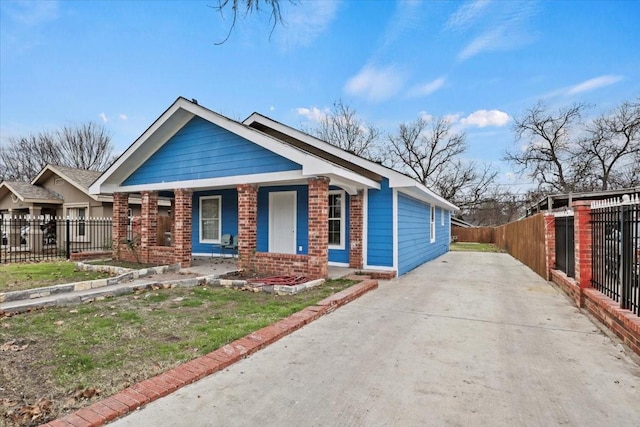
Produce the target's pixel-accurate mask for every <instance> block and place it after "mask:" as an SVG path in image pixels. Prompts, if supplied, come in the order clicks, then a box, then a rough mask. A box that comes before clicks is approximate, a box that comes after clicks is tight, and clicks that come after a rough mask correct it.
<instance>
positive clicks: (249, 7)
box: [210, 0, 296, 45]
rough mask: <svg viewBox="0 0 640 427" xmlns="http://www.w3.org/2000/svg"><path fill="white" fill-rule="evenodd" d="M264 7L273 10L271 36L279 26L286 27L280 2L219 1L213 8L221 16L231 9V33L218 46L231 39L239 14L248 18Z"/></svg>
mask: <svg viewBox="0 0 640 427" xmlns="http://www.w3.org/2000/svg"><path fill="white" fill-rule="evenodd" d="M289 2H290V3H294V4H295V3H296V1H295V0H289ZM261 3H262V5H266V6H267V8H268V9H271V12H270V15H271V16H270V20H272V21H273V26H272V27H271V34H273V30H275V28H276V26H277V25H278V24H281V25H284V20H283V19H282V12H281V10H280V0H218V5H217V6H210V7H213V8H214V9H215V10H216V11H218V12H220V14H221V15H223V14H224V11H225V10H226V9H227V8H228V7H230V8H231V18H232V21H231V27H229V32H228V33H227V36H226V37H225V38H224V40H222V41H221V42H218V43H216V45H221V44H224V43H225V42H226V41H227V40H229V37H231V32H232V31H233V29H234V28H235V26H236V22H237V20H238V13H241V14H243V18H246V17H247V16H248V15H250V14H252V13H254V12H259V11H260V10H262V9H261Z"/></svg>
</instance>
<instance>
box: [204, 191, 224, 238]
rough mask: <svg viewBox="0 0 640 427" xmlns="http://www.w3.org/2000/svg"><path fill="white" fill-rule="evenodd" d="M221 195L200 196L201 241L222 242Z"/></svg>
mask: <svg viewBox="0 0 640 427" xmlns="http://www.w3.org/2000/svg"><path fill="white" fill-rule="evenodd" d="M221 207H222V203H221V197H220V196H205V197H201V198H200V241H201V242H204V243H220V227H221Z"/></svg>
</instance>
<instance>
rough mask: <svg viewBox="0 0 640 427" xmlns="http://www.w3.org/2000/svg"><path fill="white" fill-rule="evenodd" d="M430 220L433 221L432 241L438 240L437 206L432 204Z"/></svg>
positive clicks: (431, 229)
mask: <svg viewBox="0 0 640 427" xmlns="http://www.w3.org/2000/svg"><path fill="white" fill-rule="evenodd" d="M429 222H430V223H431V227H430V236H431V243H433V242H435V241H436V207H435V206H433V205H432V206H431V215H430V217H429Z"/></svg>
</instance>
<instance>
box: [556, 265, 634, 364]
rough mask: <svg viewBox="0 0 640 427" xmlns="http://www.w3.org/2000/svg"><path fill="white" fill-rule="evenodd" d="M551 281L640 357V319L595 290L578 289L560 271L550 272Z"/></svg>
mask: <svg viewBox="0 0 640 427" xmlns="http://www.w3.org/2000/svg"><path fill="white" fill-rule="evenodd" d="M551 280H552V281H553V283H555V284H556V285H558V286H559V287H560V288H561V289H562V290H563V291H564V292H565V293H566V294H567V295H569V297H570V298H571V299H572V300H573V302H574V303H575V304H576V306H578V307H580V308H585V309H586V310H587V311H588V312H589V313H591V314H592V315H593V316H594V317H595V318H596V319H598V320H599V321H600V322H602V323H603V324H604V325H605V326H607V327H608V328H609V329H610V330H611V331H613V332H614V333H615V334H616V335H617V336H618V337H619V338H620V339H621V340H622V341H623V342H624V343H625V344H626V345H627V346H629V348H631V350H633V351H634V352H635V353H636V354H637V355H639V356H640V317H639V316H636V315H635V314H633V313H632V312H631V311H629V310H625V309H622V308H620V303H618V302H616V301H614V300H612V299H611V298H609V297H607V296H605V295H603V294H602V293H601V292H599V291H598V290H597V289H594V288H584V289H580V288H579V287H578V285H577V284H576V282H575V280H574V279H572V278H571V277H567V276H566V275H565V274H564V273H563V272H562V271H559V270H551Z"/></svg>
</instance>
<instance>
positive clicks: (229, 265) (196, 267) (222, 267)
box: [182, 256, 358, 279]
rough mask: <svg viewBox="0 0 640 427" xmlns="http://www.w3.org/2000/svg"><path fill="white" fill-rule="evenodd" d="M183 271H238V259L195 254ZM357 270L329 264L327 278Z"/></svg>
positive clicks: (204, 272) (220, 273)
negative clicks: (189, 264)
mask: <svg viewBox="0 0 640 427" xmlns="http://www.w3.org/2000/svg"><path fill="white" fill-rule="evenodd" d="M182 271H184V272H191V273H196V274H199V275H203V276H205V275H206V276H208V275H212V274H215V275H223V274H226V273H231V272H232V271H238V259H237V258H233V257H230V256H228V257H226V258H223V257H217V256H214V257H206V256H196V257H193V259H192V261H191V267H189V268H183V269H182ZM356 271H358V270H357V269H355V268H349V267H336V266H332V265H330V266H329V279H339V278H341V277H344V276H348V275H350V274H352V273H355V272H356Z"/></svg>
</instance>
